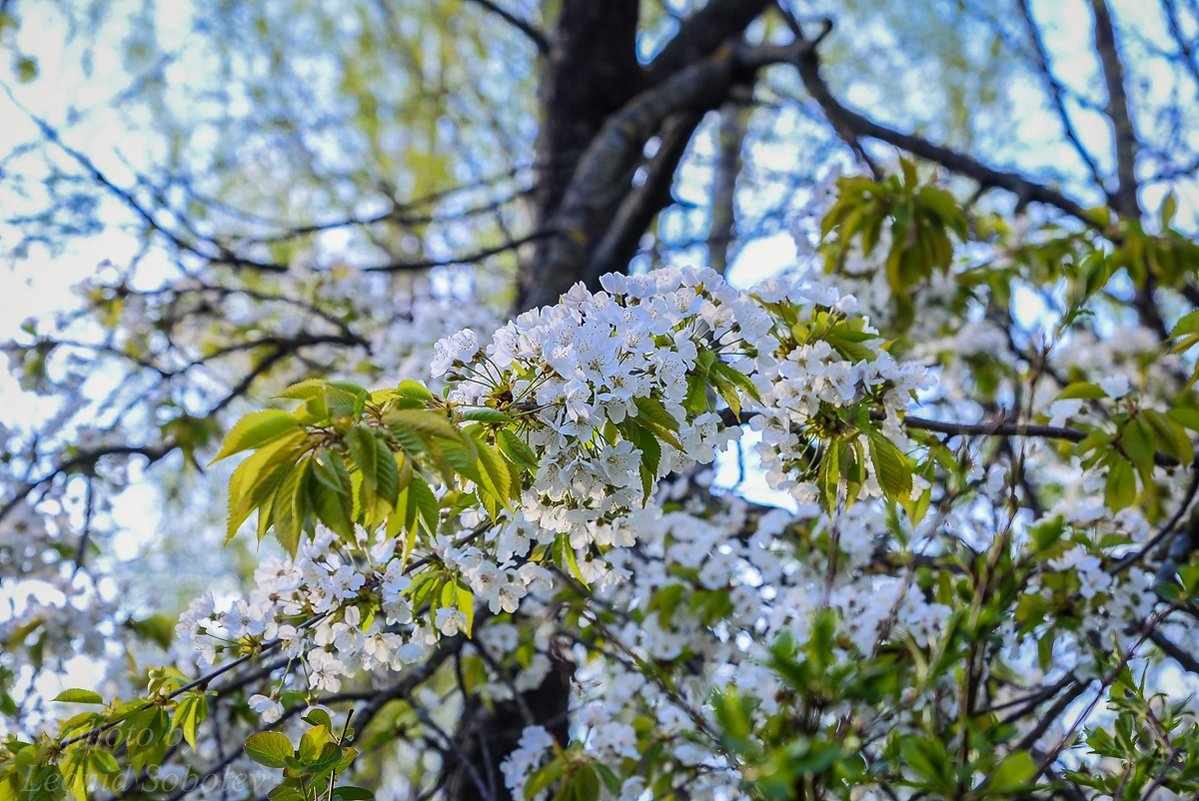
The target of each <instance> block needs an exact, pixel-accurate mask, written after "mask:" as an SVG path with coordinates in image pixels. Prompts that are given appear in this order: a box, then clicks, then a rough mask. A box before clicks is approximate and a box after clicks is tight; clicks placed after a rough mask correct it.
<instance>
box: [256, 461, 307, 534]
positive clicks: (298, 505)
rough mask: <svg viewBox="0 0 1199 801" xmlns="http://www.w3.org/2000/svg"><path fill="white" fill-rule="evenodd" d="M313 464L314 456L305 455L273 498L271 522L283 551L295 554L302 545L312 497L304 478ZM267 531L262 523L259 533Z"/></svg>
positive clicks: (290, 471) (289, 472)
mask: <svg viewBox="0 0 1199 801" xmlns="http://www.w3.org/2000/svg"><path fill="white" fill-rule="evenodd" d="M311 464H312V459H311V458H305V459H302V460H301V461H300V462H298V463H297V464H296V466H295V467H293V468H292V469H291V470H289V471H288V473H287V476H286V477H285V478H284V479H283V482H282V483H281V484H280V485H279V489H278V490H277V491H276V492H275V497H274V500H273V501H271V524H272V525H273V526H274V528H275V537H276V539H278V540H279V544H280V545H282V546H283V550H285V551H287V553H288V554H290V555H291V556H293V557H294V556H295V555H296V550H297V549H299V547H300V535H301V534H302V533H303V531H304V526H305V523H306V519H307V517H308V511H309V498H308V493H307V490H306V486H305V480H306V479H307V477H308V468H309V465H311ZM264 530H265V529H264V528H263V527H262V526H259V531H260V532H261V531H264Z"/></svg>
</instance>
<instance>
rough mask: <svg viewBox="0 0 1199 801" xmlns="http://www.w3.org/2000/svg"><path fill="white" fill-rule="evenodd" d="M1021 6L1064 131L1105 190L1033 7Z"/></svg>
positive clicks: (1024, 0) (1024, 1) (1025, 2)
mask: <svg viewBox="0 0 1199 801" xmlns="http://www.w3.org/2000/svg"><path fill="white" fill-rule="evenodd" d="M1017 2H1018V4H1019V6H1020V14H1021V16H1022V17H1024V24H1025V27H1027V28H1028V38H1029V40H1030V41H1031V42H1032V46H1033V54H1034V56H1035V61H1036V65H1037V70H1038V71H1039V72H1040V73H1041V78H1042V80H1044V82H1045V90H1046V93H1047V94H1048V95H1049V99H1050V101H1051V102H1052V103H1053V108H1054V110H1055V111H1056V112H1057V116H1058V119H1059V120H1060V121H1061V123H1062V131H1063V132H1064V133H1065V134H1066V139H1068V140H1069V142H1070V144H1071V146H1073V148H1074V152H1075V153H1077V154H1078V157H1079V158H1080V159H1082V162H1083V164H1085V165H1086V167H1087V169H1088V170H1089V171H1090V173H1091V178H1092V179H1094V181H1095V183H1096V184H1097V185H1098V186H1099V188H1100V190H1103V188H1104V187H1103V174H1102V173H1101V172H1100V171H1099V165H1098V164H1096V163H1095V158H1094V156H1092V155H1091V152H1090V151H1089V150H1087V149H1086V147H1085V146H1083V143H1082V140H1081V139H1079V137H1078V131H1077V130H1075V128H1074V122H1073V120H1071V119H1070V113H1069V112H1068V111H1067V110H1066V101H1065V92H1064V90H1063V87H1062V83H1061V81H1059V80H1058V79H1057V76H1056V75H1054V74H1053V69H1052V68H1051V67H1050V66H1049V51H1048V50H1047V49H1046V47H1045V40H1044V39H1043V38H1042V37H1041V29H1040V26H1038V25H1037V22H1036V20H1035V19H1034V18H1033V15H1032V9H1031V8H1029V5H1028V0H1017Z"/></svg>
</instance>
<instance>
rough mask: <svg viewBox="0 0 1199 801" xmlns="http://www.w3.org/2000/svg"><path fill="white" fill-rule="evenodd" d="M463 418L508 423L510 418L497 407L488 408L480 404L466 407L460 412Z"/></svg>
mask: <svg viewBox="0 0 1199 801" xmlns="http://www.w3.org/2000/svg"><path fill="white" fill-rule="evenodd" d="M462 419H463V420H473V421H475V422H479V423H510V422H512V418H511V417H510V416H508V415H507V414H505V413H504V412H501V411H500V410H499V409H488V408H485V407H482V406H479V407H475V408H472V409H467V410H466V411H464V412H463V413H462Z"/></svg>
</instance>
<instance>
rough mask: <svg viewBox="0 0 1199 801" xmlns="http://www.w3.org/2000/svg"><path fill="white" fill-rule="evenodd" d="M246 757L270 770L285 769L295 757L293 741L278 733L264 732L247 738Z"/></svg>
mask: <svg viewBox="0 0 1199 801" xmlns="http://www.w3.org/2000/svg"><path fill="white" fill-rule="evenodd" d="M245 750H246V756H248V757H249V758H250V759H252V760H254V761H255V762H257V763H258V764H259V765H265V766H266V767H268V768H285V767H287V760H288V759H290V758H291V757H292V756H294V755H295V750H294V749H293V748H292V745H291V740H289V739H287V736H286V735H284V734H281V733H279V732H277V731H262V732H257V733H255V734H251V735H250V736H249V737H247V738H246V746H245Z"/></svg>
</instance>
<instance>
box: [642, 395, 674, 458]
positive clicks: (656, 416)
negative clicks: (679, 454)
mask: <svg viewBox="0 0 1199 801" xmlns="http://www.w3.org/2000/svg"><path fill="white" fill-rule="evenodd" d="M633 403H634V405H636V407H637V412H638V414H637V416H638V417H640V418H641V419H642V420H643V421H646V420H648V421H649V422H651V423H653V424H654V425H655V426H657V427H659V428H664V429H666V430H667V431H672V432H675V433H678V430H679V421H678V420H675V419H674V416H673V415H671V414H670V412H668V411H666V407H665V406H663V405H662V403H661V401H658V400H656V399H654V398H645V397H642V398H633ZM672 444H673V443H672ZM676 447H677V446H676Z"/></svg>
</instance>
